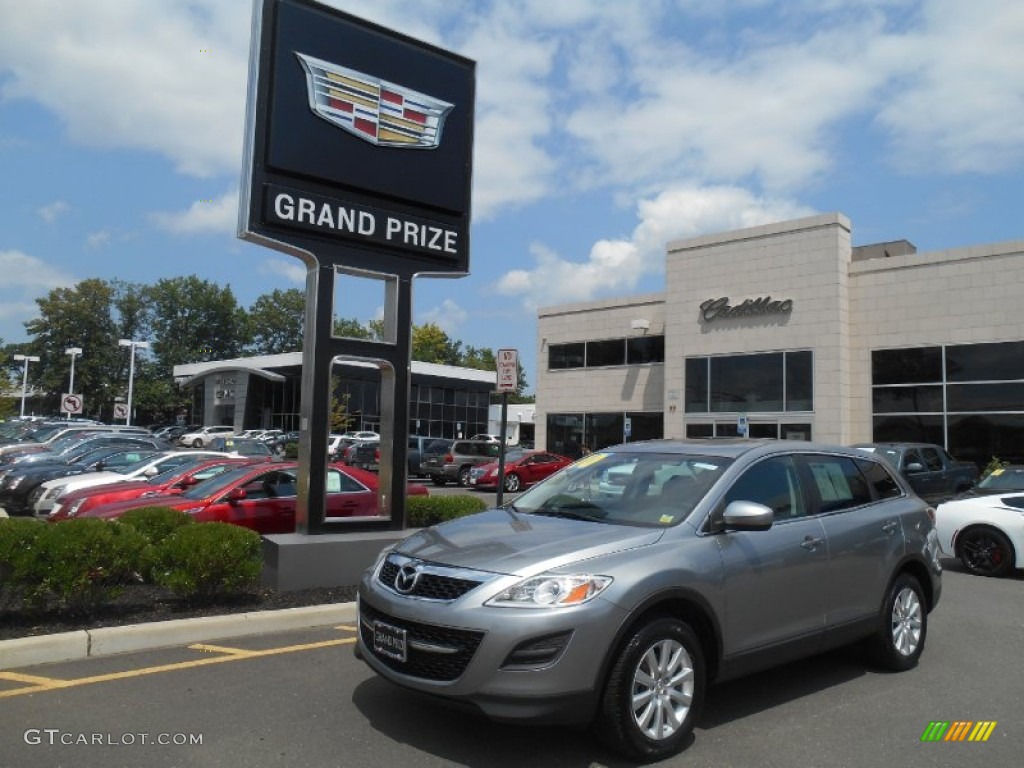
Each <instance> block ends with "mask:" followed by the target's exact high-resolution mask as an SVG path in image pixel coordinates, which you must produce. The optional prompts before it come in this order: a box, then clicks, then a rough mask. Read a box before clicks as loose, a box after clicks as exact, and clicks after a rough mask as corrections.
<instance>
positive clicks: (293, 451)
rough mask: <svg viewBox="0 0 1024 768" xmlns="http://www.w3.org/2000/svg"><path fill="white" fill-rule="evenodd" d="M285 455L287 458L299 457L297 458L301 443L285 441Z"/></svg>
mask: <svg viewBox="0 0 1024 768" xmlns="http://www.w3.org/2000/svg"><path fill="white" fill-rule="evenodd" d="M284 457H285V458H286V459H297V458H299V444H298V443H285V444H284Z"/></svg>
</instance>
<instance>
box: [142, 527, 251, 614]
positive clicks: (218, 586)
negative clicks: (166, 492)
mask: <svg viewBox="0 0 1024 768" xmlns="http://www.w3.org/2000/svg"><path fill="white" fill-rule="evenodd" d="M262 567H263V557H262V550H261V544H260V536H259V534H258V533H256V532H255V531H251V530H249V529H248V528H242V527H240V526H237V525H231V524H230V523H196V524H195V525H185V526H182V527H180V528H178V530H176V531H175V532H174V533H172V534H171V535H170V536H168V537H167V538H166V539H164V540H163V541H162V542H160V543H159V544H157V545H155V546H154V548H153V568H152V576H153V579H154V580H155V581H156V583H157V584H160V585H161V586H164V587H167V588H168V589H170V590H171V591H172V592H174V593H175V594H178V595H181V596H183V597H186V598H188V599H190V600H191V599H200V600H206V599H209V598H210V597H211V596H213V595H215V594H216V593H218V592H230V591H233V590H239V589H244V588H246V587H249V586H251V585H252V584H254V583H255V582H256V580H257V579H258V578H259V576H260V571H261V570H262Z"/></svg>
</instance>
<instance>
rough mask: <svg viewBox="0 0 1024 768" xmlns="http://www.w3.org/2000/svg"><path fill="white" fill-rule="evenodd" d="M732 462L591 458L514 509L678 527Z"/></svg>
mask: <svg viewBox="0 0 1024 768" xmlns="http://www.w3.org/2000/svg"><path fill="white" fill-rule="evenodd" d="M731 463H732V460H731V459H724V458H721V457H718V456H714V457H712V456H696V455H690V454H661V453H660V454H652V453H625V452H623V453H620V452H615V453H592V454H590V455H589V456H585V457H584V458H582V459H580V460H579V461H577V462H576V463H575V464H571V465H570V466H568V467H566V468H565V469H563V470H562V471H560V472H558V473H556V474H554V475H552V476H551V477H550V478H549V479H548V480H546V481H544V482H543V483H541V484H540V485H537V486H535V487H534V488H533V489H532V490H529V491H527V492H526V493H524V494H523V495H522V496H520V497H518V498H517V499H516V500H515V502H514V504H515V507H514V508H515V510H516V511H517V512H522V513H525V514H535V515H551V516H554V517H571V518H576V519H581V520H595V521H600V522H605V523H614V524H617V525H635V526H643V527H664V526H668V525H675V524H676V523H679V522H680V521H682V520H684V519H685V518H686V517H687V516H688V515H689V514H690V512H692V511H693V509H694V507H695V506H696V505H697V503H698V502H699V501H700V500H701V499H702V498H704V496H705V495H706V494H707V492H708V491H709V490H710V489H711V487H712V486H713V485H714V484H715V482H716V481H717V480H718V478H719V477H721V476H722V473H723V472H724V471H725V468H726V467H728V466H729V464H731Z"/></svg>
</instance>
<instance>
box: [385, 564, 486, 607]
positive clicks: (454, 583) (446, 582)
mask: <svg viewBox="0 0 1024 768" xmlns="http://www.w3.org/2000/svg"><path fill="white" fill-rule="evenodd" d="M398 569H399V565H398V564H397V563H394V562H392V561H391V560H387V561H386V562H385V563H384V564H383V565H382V566H381V569H380V573H379V574H378V576H377V580H378V581H379V582H380V583H381V584H382V585H383V586H385V587H387V588H388V589H389V590H391V591H392V592H396V591H397V590H396V589H395V577H396V576H397V575H398ZM481 583H482V582H480V581H473V580H471V579H458V578H455V577H454V576H441V575H440V574H436V573H426V572H425V573H421V574H420V577H419V579H418V580H417V581H416V586H415V587H414V588H413V590H412V592H400V593H399V594H402V595H405V596H406V597H422V598H425V599H427V600H456V599H458V598H460V597H462V596H463V595H464V594H466V593H467V592H469V591H470V590H471V589H475V588H476V587H478V586H480V584H481Z"/></svg>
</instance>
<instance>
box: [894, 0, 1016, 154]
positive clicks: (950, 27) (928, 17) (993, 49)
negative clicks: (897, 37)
mask: <svg viewBox="0 0 1024 768" xmlns="http://www.w3.org/2000/svg"><path fill="white" fill-rule="evenodd" d="M922 13H923V17H924V23H923V25H922V27H921V28H920V29H919V30H916V31H914V32H912V33H910V34H908V35H907V37H906V39H905V40H903V41H902V46H901V49H900V51H899V53H900V55H902V56H903V57H904V59H905V61H906V62H907V66H906V67H905V78H904V80H902V81H901V82H900V83H899V86H898V88H897V89H896V90H895V91H894V93H893V96H892V98H891V99H889V100H888V102H887V103H886V104H885V105H884V107H883V108H882V109H881V111H880V113H879V122H880V123H881V124H882V125H884V126H885V127H887V128H888V129H889V130H891V131H892V132H893V134H894V136H895V139H896V146H895V150H896V151H895V153H894V158H895V160H896V162H897V163H898V164H899V165H902V166H904V167H910V168H913V169H922V168H923V169H930V168H931V167H934V166H935V165H936V164H937V165H939V166H940V167H945V168H947V169H949V170H951V171H954V172H981V173H998V172H1003V171H1006V170H1009V169H1012V168H1014V167H1017V166H1019V165H1020V164H1021V162H1022V161H1024V76H1022V74H1021V73H1022V72H1024V44H1022V42H1021V41H1022V40H1024V5H1022V4H1021V3H1019V2H1015V1H1011V2H1005V1H1004V0H976V2H971V3H963V2H959V1H958V0H932V2H929V3H926V4H924V5H923V7H922Z"/></svg>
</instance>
